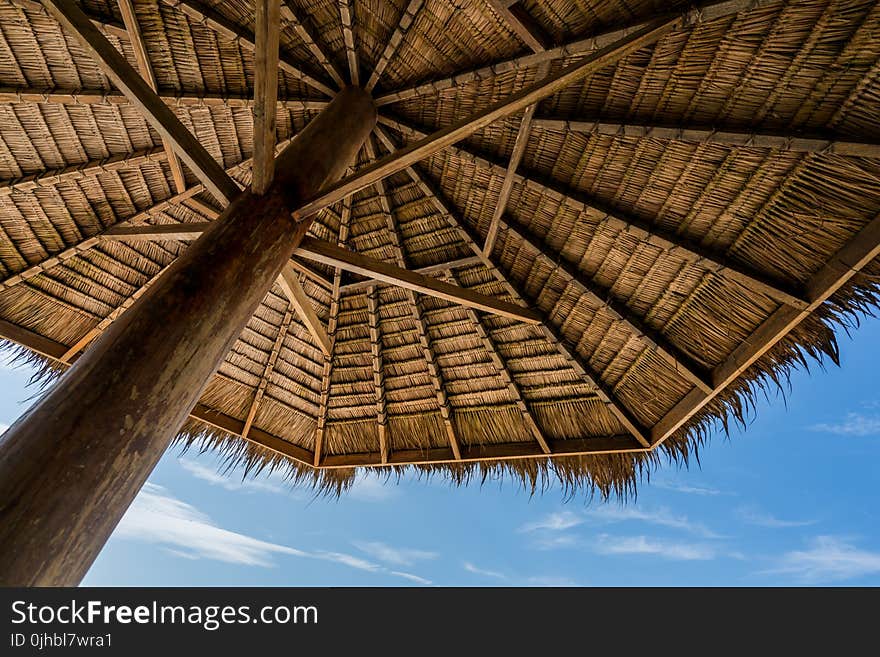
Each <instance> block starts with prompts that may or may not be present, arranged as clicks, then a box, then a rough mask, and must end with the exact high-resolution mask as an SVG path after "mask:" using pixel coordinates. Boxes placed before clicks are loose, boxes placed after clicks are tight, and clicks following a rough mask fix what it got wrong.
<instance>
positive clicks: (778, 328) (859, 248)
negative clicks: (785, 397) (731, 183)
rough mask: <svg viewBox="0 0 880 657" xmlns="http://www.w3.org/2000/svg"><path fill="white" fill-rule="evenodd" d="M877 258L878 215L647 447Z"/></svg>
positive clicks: (677, 409) (673, 413)
mask: <svg viewBox="0 0 880 657" xmlns="http://www.w3.org/2000/svg"><path fill="white" fill-rule="evenodd" d="M878 256H880V215H878V216H877V217H875V218H874V219H873V220H872V221H871V222H869V223H868V224H867V225H866V226H865V227H864V228H863V229H862V230H860V231H859V232H858V233H857V234H856V235H855V236H854V237H853V238H852V239H851V240H850V241H849V242H848V243H847V244H846V245H845V246H843V247H842V248H841V249H840V250H839V251H838V252H837V253H836V254H835V255H834V256H832V257H831V258H830V259H829V260H828V262H827V263H826V264H825V266H824V267H822V268H821V269H820V270H819V271H817V272H816V273H815V274H813V276H811V277H810V279H809V280H808V281H807V284H806V286H805V289H806V291H807V294H806V296H807V299H808V300H809V305H808V306H807V307H806V308H803V309H796V308H791V307H789V306H783V307H781V308H779V309H777V310H776V311H775V312H774V313H773V314H771V315H770V316H769V317H768V318H767V319H766V320H764V322H763V323H762V324H761V325H760V326H758V328H757V329H755V331H754V332H753V333H752V334H751V335H750V336H749V337H748V338H746V339H745V340H743V341H742V343H741V344H740V345H739V346H738V347H737V348H736V349H734V350H733V352H732V353H731V354H730V355H729V356H728V357H727V360H725V361H724V362H723V363H721V364H720V365H718V366H717V367H716V368H715V369H714V370H713V371H712V381H713V389H712V392H710V393H708V394H707V393H705V392H703V391H702V390H692V391H691V392H690V393H688V394H687V395H686V396H685V397H684V398H683V399H682V400H681V401H680V402H679V403H678V404H676V405H675V406H674V407H673V408H672V409H671V410H670V411H669V412H668V413H667V414H666V415H665V416H664V417H663V418H662V419H661V420H660V421H659V422H657V424H656V425H654V427H653V428H652V429H651V447H652V448H653V447H656V446H657V445H660V444H662V443H663V442H664V441H665V440H666V439H667V438H669V437H670V436H671V435H673V434H674V433H675V432H676V431H678V430H679V429H680V428H681V427H682V426H684V425H685V424H686V423H687V422H688V421H689V420H690V419H691V418H693V417H694V416H695V415H696V414H697V413H698V412H699V411H700V410H701V409H702V408H703V407H704V406H705V405H706V404H708V403H709V402H710V401H712V400H713V399H714V398H715V397H717V396H718V394H720V393H721V392H722V391H723V390H724V389H725V388H726V387H727V386H728V385H730V384H731V383H732V382H733V381H735V380H736V379H737V378H739V376H740V375H741V374H742V373H743V372H745V371H746V370H748V368H749V367H751V366H752V365H753V364H755V363H756V362H757V361H758V360H759V359H760V358H761V357H762V356H763V355H764V354H766V353H767V352H768V351H769V350H770V349H772V348H773V346H774V345H776V344H777V343H778V342H779V341H780V340H782V339H783V338H784V337H785V336H786V335H788V334H789V332H790V331H791V330H792V329H794V328H795V327H796V326H797V325H798V324H800V323H801V322H802V321H803V320H805V319H806V318H807V317H809V316H810V314H811V313H813V312H814V311H815V310H817V309H818V308H819V307H820V306H821V305H822V304H823V303H825V302H826V301H828V299H829V298H830V297H831V296H832V295H833V294H834V293H835V292H837V290H839V289H840V288H841V287H842V286H844V285H846V283H847V282H849V280H850V279H851V278H852V277H853V276H855V275H856V274H858V273H859V272H860V271H861V270H862V269H863V268H864V267H865V266H867V265H868V264H869V263H870V262H871V261H872V260H874V259H875V258H877V257H878Z"/></svg>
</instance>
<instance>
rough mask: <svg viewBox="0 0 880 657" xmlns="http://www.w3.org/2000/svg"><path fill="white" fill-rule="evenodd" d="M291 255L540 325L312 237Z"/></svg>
mask: <svg viewBox="0 0 880 657" xmlns="http://www.w3.org/2000/svg"><path fill="white" fill-rule="evenodd" d="M294 254H295V255H297V256H299V257H302V258H306V259H308V260H314V261H315V262H320V263H322V264H325V265H329V266H331V267H340V268H342V269H345V270H347V271H350V272H354V273H355V274H359V275H361V276H366V277H367V278H373V279H375V280H379V281H385V282H386V283H392V284H394V285H397V286H398V287H402V288H405V289H408V290H412V291H413V292H419V293H420V294H427V295H429V296H433V297H437V298H438V299H445V300H446V301H451V302H452V303H458V304H461V305H463V306H470V307H472V308H476V309H478V310H482V311H484V312H488V313H494V314H496V315H501V316H502V317H509V318H511V319H516V320H518V321H521V322H525V323H527V324H537V323H539V322H540V321H541V320H540V319H539V318H538V314H537V313H535V312H534V311H532V310H530V309H528V308H523V307H522V306H517V305H514V304H512V303H508V302H506V301H501V300H500V299H496V298H494V297H490V296H487V295H485V294H480V293H478V292H474V291H473V290H470V289H468V288H459V287H456V286H455V285H450V284H449V283H444V282H443V281H440V280H437V279H436V278H431V277H430V276H423V275H422V274H416V273H414V272H412V271H409V270H408V269H403V268H402V267H396V266H394V265H392V264H389V263H387V262H382V261H381V260H376V259H375V258H369V257H367V256H365V255H362V254H360V253H356V252H354V251H349V250H347V249H343V248H341V247H338V246H335V245H334V244H331V243H330V242H325V241H323V240H317V239H314V238H312V237H306V238H304V239H303V241H302V244H301V245H300V246H299V247H298V248H297V250H296V251H294Z"/></svg>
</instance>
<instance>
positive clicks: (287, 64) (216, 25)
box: [161, 0, 335, 97]
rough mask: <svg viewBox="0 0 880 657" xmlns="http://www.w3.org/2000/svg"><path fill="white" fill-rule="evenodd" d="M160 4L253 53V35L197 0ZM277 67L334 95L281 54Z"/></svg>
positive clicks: (162, 0) (320, 81) (330, 89)
mask: <svg viewBox="0 0 880 657" xmlns="http://www.w3.org/2000/svg"><path fill="white" fill-rule="evenodd" d="M161 2H163V3H164V4H166V5H168V6H170V7H174V8H176V9H179V10H180V11H182V12H183V13H184V14H186V15H187V16H189V17H190V18H193V19H195V21H196V22H197V23H201V24H202V25H204V26H205V27H207V28H209V29H211V30H213V31H214V32H216V33H217V34H219V35H220V36H222V37H223V38H225V39H228V40H229V41H235V42H237V43H238V44H240V45H241V46H242V47H244V48H246V49H247V50H250V51H251V52H254V49H255V48H256V42H255V39H254V35H253V34H251V33H250V32H248V31H247V30H245V29H243V28H241V27H240V26H238V25H236V24H235V23H233V22H232V21H230V20H228V19H226V18H224V17H223V15H222V14H220V13H218V12H217V11H215V10H213V9H211V8H210V7H208V6H206V5H205V4H203V3H201V2H198V0H161ZM278 66H280V67H281V70H282V71H284V72H285V73H287V74H289V75H292V76H293V77H295V78H297V79H298V80H302V81H303V82H304V83H305V84H307V85H309V86H310V87H312V88H314V89H317V90H318V91H320V92H321V93H323V94H326V95H327V96H331V97H332V96H333V95H334V94H335V92H334V91H333V88H332V87H330V86H329V85H327V83H325V82H324V81H322V80H319V79H318V78H316V77H314V76H313V75H309V74H308V73H306V72H305V71H304V70H302V69H301V68H300V67H299V66H297V65H296V64H294V63H293V61H292V60H291V59H290V58H289V57H287V56H286V55H283V54H282V55H281V56H280V58H279V60H278Z"/></svg>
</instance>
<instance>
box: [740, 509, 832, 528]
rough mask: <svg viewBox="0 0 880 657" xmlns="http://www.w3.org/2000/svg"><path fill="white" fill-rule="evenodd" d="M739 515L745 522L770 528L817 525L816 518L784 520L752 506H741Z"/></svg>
mask: <svg viewBox="0 0 880 657" xmlns="http://www.w3.org/2000/svg"><path fill="white" fill-rule="evenodd" d="M736 513H737V515H738V516H739V517H740V518H741V519H742V520H743V522H746V523H748V524H749V525H754V526H756V527H767V528H769V529H786V528H789V527H807V526H809V525H815V524H816V522H817V521H816V520H783V519H782V518H777V517H776V516H774V515H773V514H770V513H767V512H766V511H761V510H760V509H757V508H755V507H752V506H744V507H740V508H738V509H737V510H736Z"/></svg>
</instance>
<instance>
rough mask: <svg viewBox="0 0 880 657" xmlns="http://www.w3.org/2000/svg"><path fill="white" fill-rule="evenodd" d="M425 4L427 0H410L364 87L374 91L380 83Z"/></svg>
mask: <svg viewBox="0 0 880 657" xmlns="http://www.w3.org/2000/svg"><path fill="white" fill-rule="evenodd" d="M424 4H425V0H410V2H409V4H408V5H407V6H406V9H404V10H403V15H402V16H401V17H400V20H399V21H398V22H397V27H396V28H394V32H393V33H392V34H391V38H389V39H388V43H387V44H385V50H383V51H382V55H381V56H380V57H379V61H378V62H376V65H375V66H374V67H373V72H372V73H370V79H369V80H367V84H366V85H365V86H364V89H366V90H367V91H370V92H372V91H373V89H374V88H375V87H376V84H378V82H379V78H381V77H382V73H384V72H385V68H386V67H387V66H388V63H389V62H390V61H391V59H392V58H393V57H394V54H395V53H396V52H397V49H398V48H399V47H400V44H401V43H402V42H403V39H404V37H405V36H406V33H407V31H408V30H409V28H410V26H411V25H412V24H413V21H414V20H415V18H416V14H418V13H419V10H420V9H421V8H422V5H424Z"/></svg>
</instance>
